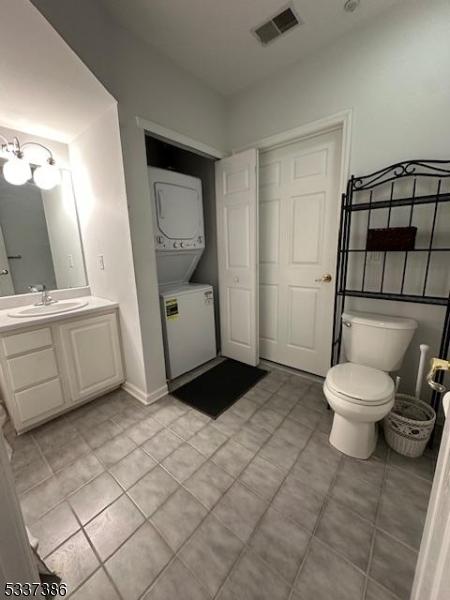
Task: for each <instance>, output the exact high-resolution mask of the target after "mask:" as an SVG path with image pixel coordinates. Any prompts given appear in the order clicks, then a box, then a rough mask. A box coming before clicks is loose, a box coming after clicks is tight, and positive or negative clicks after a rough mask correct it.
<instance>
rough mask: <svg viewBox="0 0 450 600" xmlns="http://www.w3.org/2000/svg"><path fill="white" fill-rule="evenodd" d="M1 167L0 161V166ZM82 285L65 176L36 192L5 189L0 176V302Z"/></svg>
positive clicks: (7, 185) (31, 185)
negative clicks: (36, 290) (40, 288)
mask: <svg viewBox="0 0 450 600" xmlns="http://www.w3.org/2000/svg"><path fill="white" fill-rule="evenodd" d="M1 163H2V161H0V164H1ZM39 283H40V284H44V285H45V286H46V288H47V289H48V290H54V289H66V288H74V287H81V286H85V285H87V281H86V272H85V266H84V258H83V250H82V245H81V238H80V230H79V225H78V215H77V210H76V204H75V197H74V193H73V188H72V179H71V175H70V171H66V170H62V171H61V184H60V185H57V186H56V187H54V188H53V189H51V190H41V189H40V188H38V187H37V186H36V185H35V184H34V183H33V182H32V181H29V182H27V183H26V184H24V185H11V184H10V183H8V182H7V181H6V180H5V179H4V177H3V174H2V173H1V170H0V296H10V295H13V294H24V293H28V292H29V291H30V290H29V287H30V286H32V285H35V284H39Z"/></svg>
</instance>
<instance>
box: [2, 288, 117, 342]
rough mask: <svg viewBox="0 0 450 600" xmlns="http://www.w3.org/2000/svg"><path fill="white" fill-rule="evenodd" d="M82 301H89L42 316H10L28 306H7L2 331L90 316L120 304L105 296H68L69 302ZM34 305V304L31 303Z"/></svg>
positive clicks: (3, 314)
mask: <svg viewBox="0 0 450 600" xmlns="http://www.w3.org/2000/svg"><path fill="white" fill-rule="evenodd" d="M71 300H73V301H80V302H87V304H86V306H82V307H80V308H76V309H74V310H70V311H68V312H65V313H60V314H55V315H43V316H42V317H10V316H9V313H11V312H13V311H16V310H20V309H23V308H27V307H24V306H18V307H16V308H6V309H4V310H0V333H4V332H6V331H12V330H16V329H26V328H28V327H34V326H38V325H45V324H46V323H54V322H56V321H66V320H70V319H74V318H78V317H83V316H85V315H86V316H88V315H91V314H95V313H99V312H104V311H105V310H108V309H110V310H112V309H115V308H117V307H118V306H119V304H118V302H112V301H111V300H106V299H105V298H97V297H96V296H82V297H79V298H73V299H69V298H67V300H66V301H67V302H70V301H71ZM60 303H61V304H64V300H61V301H60ZM31 306H32V305H31Z"/></svg>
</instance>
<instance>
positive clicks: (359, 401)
mask: <svg viewBox="0 0 450 600" xmlns="http://www.w3.org/2000/svg"><path fill="white" fill-rule="evenodd" d="M342 324H343V327H342V342H343V347H344V352H345V357H346V359H347V360H348V361H349V362H346V363H342V364H339V365H336V366H335V367H332V368H331V369H330V370H329V371H328V373H327V376H326V379H325V383H324V385H323V390H324V393H325V396H326V398H327V400H328V402H329V404H330V406H331V408H332V409H333V410H334V420H333V427H332V430H331V434H330V443H331V444H332V445H333V446H334V447H335V448H337V449H338V450H340V451H341V452H343V453H344V454H347V455H348V456H353V457H355V458H363V459H365V458H369V456H370V455H371V454H372V452H373V451H374V450H375V447H376V445H377V436H378V430H377V425H376V423H377V421H380V420H381V419H383V418H384V417H385V416H386V415H387V414H388V412H389V411H390V410H391V408H392V406H393V404H394V391H395V390H394V388H395V386H394V382H393V380H392V378H391V377H390V375H389V373H390V372H393V371H397V370H398V369H399V368H400V366H401V364H402V360H403V357H404V355H405V352H406V350H407V348H408V346H409V343H410V342H411V339H412V337H413V335H414V331H415V330H416V328H417V323H416V322H415V321H413V320H412V319H403V318H401V317H390V316H387V315H377V314H373V313H363V312H356V311H355V312H347V313H344V314H343V315H342Z"/></svg>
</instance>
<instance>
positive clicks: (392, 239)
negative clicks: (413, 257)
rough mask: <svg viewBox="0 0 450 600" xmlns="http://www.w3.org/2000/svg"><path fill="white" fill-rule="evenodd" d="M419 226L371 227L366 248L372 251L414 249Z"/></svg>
mask: <svg viewBox="0 0 450 600" xmlns="http://www.w3.org/2000/svg"><path fill="white" fill-rule="evenodd" d="M416 234H417V227H385V228H383V229H369V230H368V232H367V242H366V250H368V251H370V252H386V251H398V250H402V251H409V250H414V246H415V243H416Z"/></svg>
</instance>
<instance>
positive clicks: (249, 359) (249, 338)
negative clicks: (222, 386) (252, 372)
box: [216, 149, 259, 365]
mask: <svg viewBox="0 0 450 600" xmlns="http://www.w3.org/2000/svg"><path fill="white" fill-rule="evenodd" d="M257 166H258V153H257V150H255V149H251V150H246V151H245V152H240V153H239V154H235V155H233V156H230V157H228V158H225V159H223V160H220V161H217V162H216V203H217V253H218V262H219V300H220V328H221V336H222V354H223V355H224V356H227V357H229V358H234V359H235V360H239V361H241V362H243V363H247V364H249V365H257V364H258V362H259V348H258V337H259V333H258V324H259V316H258V293H257V286H258V227H257V223H258V221H257V219H258V202H257V194H258V177H257V176H258V172H257Z"/></svg>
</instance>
